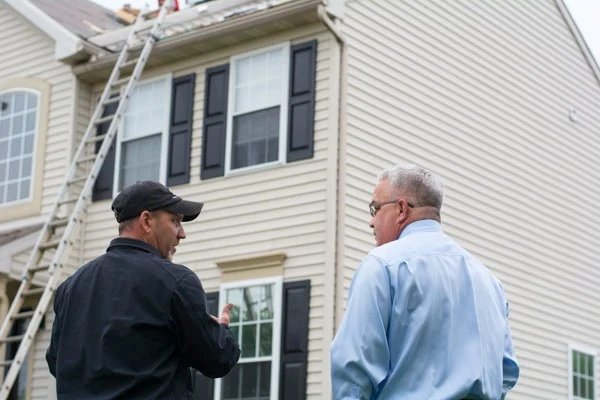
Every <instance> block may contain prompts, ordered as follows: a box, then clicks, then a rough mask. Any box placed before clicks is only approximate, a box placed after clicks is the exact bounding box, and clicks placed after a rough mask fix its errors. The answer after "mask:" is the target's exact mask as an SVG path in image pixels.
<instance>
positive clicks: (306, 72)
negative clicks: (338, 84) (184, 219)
mask: <svg viewBox="0 0 600 400" xmlns="http://www.w3.org/2000/svg"><path fill="white" fill-rule="evenodd" d="M316 63H317V41H316V40H312V41H310V42H306V43H300V44H297V45H294V46H292V48H291V52H290V101H289V109H288V141H287V147H288V148H287V162H292V161H298V160H304V159H307V158H312V156H313V147H314V146H313V142H314V131H315V76H316Z"/></svg>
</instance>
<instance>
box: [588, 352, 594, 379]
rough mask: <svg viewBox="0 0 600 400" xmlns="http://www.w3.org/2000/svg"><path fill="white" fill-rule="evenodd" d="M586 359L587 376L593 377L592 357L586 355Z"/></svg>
mask: <svg viewBox="0 0 600 400" xmlns="http://www.w3.org/2000/svg"><path fill="white" fill-rule="evenodd" d="M587 361H588V366H587V370H588V376H590V377H591V378H593V377H594V357H592V356H587Z"/></svg>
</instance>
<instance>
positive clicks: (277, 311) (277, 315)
mask: <svg viewBox="0 0 600 400" xmlns="http://www.w3.org/2000/svg"><path fill="white" fill-rule="evenodd" d="M270 284H272V285H273V351H272V353H271V357H270V358H271V360H272V361H271V393H270V398H271V400H276V399H278V398H279V364H280V362H281V354H280V353H281V351H280V349H281V317H282V315H281V314H282V312H283V304H282V300H283V299H282V291H283V278H282V277H281V276H274V277H269V278H259V279H249V280H245V281H237V282H228V283H223V284H222V285H221V287H220V290H219V310H221V309H222V308H223V307H224V306H225V291H226V290H228V289H234V288H236V289H237V288H245V287H249V286H260V285H270ZM266 359H267V358H266V357H265V358H263V357H253V358H248V359H246V360H241V359H240V361H239V362H240V363H242V364H243V363H245V362H253V361H261V360H266ZM221 383H222V381H221V379H216V380H215V394H214V396H215V397H214V399H215V400H220V399H221Z"/></svg>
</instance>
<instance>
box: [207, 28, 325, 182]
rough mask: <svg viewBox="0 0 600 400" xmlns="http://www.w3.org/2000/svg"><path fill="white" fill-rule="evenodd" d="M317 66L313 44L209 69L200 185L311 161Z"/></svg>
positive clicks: (247, 56) (280, 48) (239, 58)
mask: <svg viewBox="0 0 600 400" xmlns="http://www.w3.org/2000/svg"><path fill="white" fill-rule="evenodd" d="M316 65H317V40H311V41H308V42H304V43H298V44H294V45H291V46H290V44H289V43H283V44H280V45H278V46H273V47H269V48H265V49H261V50H257V51H254V52H251V53H246V54H241V55H237V56H234V57H232V58H231V62H230V63H228V64H223V65H217V66H213V67H210V68H207V69H206V74H205V79H204V115H203V127H202V155H201V158H200V179H211V178H216V177H220V176H224V175H228V174H229V173H236V172H240V171H246V170H253V169H257V168H262V167H266V166H269V165H278V164H283V163H291V162H295V161H301V160H307V159H311V158H313V153H314V128H315V104H316V95H315V93H316ZM230 75H231V77H230Z"/></svg>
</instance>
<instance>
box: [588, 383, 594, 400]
mask: <svg viewBox="0 0 600 400" xmlns="http://www.w3.org/2000/svg"><path fill="white" fill-rule="evenodd" d="M587 384H588V398H590V399H593V398H594V380H593V379H591V380H588V383H587Z"/></svg>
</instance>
